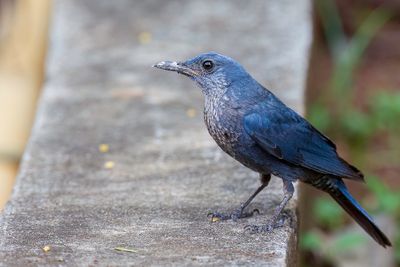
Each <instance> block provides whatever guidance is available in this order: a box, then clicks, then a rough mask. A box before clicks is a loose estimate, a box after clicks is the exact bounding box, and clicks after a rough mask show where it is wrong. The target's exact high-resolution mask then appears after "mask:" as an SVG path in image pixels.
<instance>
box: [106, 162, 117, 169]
mask: <svg viewBox="0 0 400 267" xmlns="http://www.w3.org/2000/svg"><path fill="white" fill-rule="evenodd" d="M114 166H115V163H114V161H107V162H106V163H104V168H106V169H112V168H114Z"/></svg>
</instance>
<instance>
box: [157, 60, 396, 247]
mask: <svg viewBox="0 0 400 267" xmlns="http://www.w3.org/2000/svg"><path fill="white" fill-rule="evenodd" d="M154 66H155V67H157V68H160V69H164V70H169V71H175V72H178V73H180V74H183V75H185V76H188V77H190V78H191V79H192V80H193V81H195V82H196V83H197V84H198V85H199V87H200V88H201V89H202V92H203V95H204V99H205V105H204V120H205V123H206V126H207V129H208V131H209V133H210V135H211V136H212V137H213V138H214V140H215V141H216V142H217V144H218V145H219V146H220V147H221V148H222V149H223V150H224V151H225V152H226V153H227V154H229V155H230V156H232V157H233V158H235V159H236V160H238V161H239V162H240V163H242V164H243V165H245V166H246V167H248V168H250V169H252V170H253V171H256V172H258V173H260V176H261V182H262V184H261V186H260V187H259V188H258V189H257V191H256V192H255V193H254V194H253V195H252V196H251V197H250V198H249V199H248V200H247V201H246V202H245V203H244V204H242V205H241V207H240V208H239V209H238V210H236V211H234V212H233V213H232V214H221V213H213V214H212V215H213V217H218V218H220V219H222V220H225V219H233V220H237V219H239V218H243V217H246V216H250V215H251V214H252V212H246V211H245V208H246V207H247V205H248V204H249V203H250V202H251V201H252V199H253V198H254V197H255V196H256V195H257V194H258V193H259V192H261V191H262V190H263V189H264V188H265V187H266V186H267V185H268V182H269V180H270V177H271V174H274V175H276V176H278V177H280V178H281V179H282V182H283V190H284V198H283V200H282V202H281V203H280V204H279V206H278V207H277V209H276V211H275V213H274V216H273V218H272V219H271V220H270V222H269V223H268V224H266V225H264V226H249V227H248V229H249V230H250V231H252V232H261V231H270V230H271V229H273V228H275V227H279V226H281V225H282V220H280V214H281V212H282V210H283V209H284V207H285V205H286V204H287V202H288V201H289V200H290V198H291V197H292V195H293V192H294V187H293V185H292V183H293V182H294V181H297V180H300V181H302V182H304V183H307V184H310V185H312V186H314V187H316V188H318V189H320V190H323V191H325V192H327V193H328V194H330V195H331V196H332V197H333V198H334V199H335V200H336V201H337V202H338V203H339V204H340V205H341V206H342V207H343V208H344V209H345V210H346V211H347V212H348V213H349V214H350V215H351V216H352V217H353V218H354V219H355V220H356V221H357V222H358V223H359V224H360V225H361V226H362V227H363V228H364V229H365V230H366V231H367V233H368V234H370V235H371V237H372V238H374V239H375V240H376V241H377V242H378V243H379V244H381V245H382V246H384V247H385V246H390V245H391V244H390V241H389V240H388V238H387V237H386V236H385V235H384V234H383V233H382V232H381V231H380V230H379V228H378V227H377V226H376V225H375V223H374V222H373V221H372V219H371V217H370V216H369V215H368V214H367V213H366V212H365V210H364V209H362V207H361V206H360V205H359V204H358V203H357V202H356V201H355V199H354V198H353V197H352V196H351V195H350V193H349V192H348V191H347V189H346V186H345V184H344V183H343V181H342V178H347V179H352V180H358V181H363V174H362V173H361V172H360V171H359V170H357V168H355V167H354V166H352V165H350V164H349V163H347V162H346V161H344V160H343V159H342V158H340V157H339V155H338V154H337V152H336V146H335V144H334V143H333V142H332V141H331V140H329V138H327V137H326V136H324V135H323V134H321V133H320V132H319V131H318V130H316V129H315V128H314V127H313V126H312V125H311V124H310V123H309V122H307V121H306V120H305V119H304V118H302V117H301V116H300V115H298V114H297V113H296V112H295V111H293V110H292V109H290V108H288V107H287V106H286V105H285V104H284V103H282V102H281V101H280V100H279V99H278V98H277V97H276V96H275V95H274V94H273V93H271V92H270V91H269V90H267V89H266V88H264V87H263V86H262V85H260V84H259V83H258V82H257V81H256V80H254V79H253V78H252V77H251V76H250V74H248V73H247V72H246V70H245V69H244V68H243V67H242V66H241V65H240V64H239V63H237V62H236V61H234V60H233V59H231V58H229V57H226V56H223V55H220V54H217V53H213V52H211V53H206V54H201V55H199V56H197V57H195V58H193V59H190V60H188V61H185V62H179V63H178V62H170V61H163V62H160V63H158V64H156V65H154Z"/></svg>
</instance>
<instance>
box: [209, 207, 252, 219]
mask: <svg viewBox="0 0 400 267" xmlns="http://www.w3.org/2000/svg"><path fill="white" fill-rule="evenodd" d="M255 213H257V214H260V211H259V210H258V209H254V210H252V211H251V212H243V211H242V210H241V209H237V210H235V211H234V212H232V213H231V214H223V213H219V212H210V213H208V214H207V217H210V218H211V222H218V221H227V220H232V221H234V222H236V221H238V220H239V219H242V218H248V217H251V216H253V215H254V214H255Z"/></svg>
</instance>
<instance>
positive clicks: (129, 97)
mask: <svg viewBox="0 0 400 267" xmlns="http://www.w3.org/2000/svg"><path fill="white" fill-rule="evenodd" d="M54 2H55V5H54V14H53V23H52V25H53V27H52V28H53V29H52V34H51V45H50V55H49V60H48V67H47V70H48V75H47V77H48V78H47V83H46V86H45V91H44V93H43V96H42V99H41V104H40V107H39V112H38V115H37V119H36V123H35V127H34V130H33V133H32V136H31V140H30V143H29V146H28V148H27V150H26V152H25V156H24V160H23V163H22V167H21V171H20V174H19V177H18V179H17V184H16V187H15V190H14V194H13V197H12V199H11V201H10V202H9V204H8V206H7V207H6V209H5V211H4V212H3V214H2V216H1V219H0V220H1V221H0V229H1V235H0V262H1V266H34V265H46V266H53V265H63V266H64V265H65V266H74V265H78V266H88V265H100V266H110V265H111V266H115V265H135V266H148V265H163V266H165V265H176V266H183V265H239V264H243V265H249V264H253V265H260V266H261V265H262V266H292V265H293V264H294V262H295V260H296V253H297V252H296V243H297V218H296V217H297V216H295V215H294V222H293V225H291V226H290V225H287V226H285V227H284V228H281V229H278V230H276V231H274V232H273V233H271V234H269V235H249V234H245V233H244V231H243V227H244V226H245V225H246V224H250V223H257V224H261V223H264V222H265V221H266V220H267V219H268V217H269V216H270V215H271V213H272V209H273V207H275V205H276V203H277V202H279V201H280V199H281V197H282V195H281V183H280V181H279V180H278V179H273V182H272V184H271V186H270V187H269V188H268V189H267V190H266V191H265V192H264V193H263V194H261V195H260V197H258V198H257V199H256V201H255V202H254V203H253V205H252V206H251V208H258V209H260V211H261V215H259V216H255V217H253V218H250V219H245V220H242V221H240V222H238V223H233V222H221V223H210V222H209V221H208V220H207V217H206V215H207V213H208V212H209V211H216V210H218V211H226V210H233V209H234V208H236V207H237V206H238V205H239V204H240V202H242V201H244V200H245V199H246V198H247V197H248V196H249V195H250V194H251V193H252V192H253V190H255V189H256V188H257V186H258V177H257V175H256V174H255V173H252V172H251V171H249V170H247V169H245V168H244V167H242V166H240V165H239V164H238V163H236V162H235V161H234V160H232V159H230V158H229V157H228V156H226V155H225V154H223V152H221V151H220V150H219V149H218V148H217V146H216V145H215V144H214V141H213V140H211V138H210V137H209V136H208V133H207V132H206V129H205V126H204V125H203V121H202V102H203V99H202V96H201V93H200V90H199V89H197V88H195V87H194V85H193V84H192V83H191V82H190V81H188V80H185V79H182V77H177V76H175V75H173V74H169V73H161V72H158V71H154V70H153V69H152V68H150V66H151V64H153V63H155V62H157V61H159V60H164V59H177V60H179V59H185V58H188V57H190V56H194V55H196V54H198V53H200V52H205V51H209V50H214V51H217V52H221V53H225V54H227V55H230V56H232V57H233V58H235V59H238V60H239V61H240V62H242V63H243V65H244V66H245V67H246V68H247V69H248V70H249V71H250V72H251V73H252V74H253V75H254V76H255V77H256V78H257V79H258V80H259V81H260V82H262V83H263V84H265V85H266V86H268V87H270V88H275V92H276V93H277V94H278V95H280V96H281V97H283V98H284V99H285V100H286V102H287V103H289V104H290V105H291V106H292V107H294V108H296V109H297V110H300V111H301V110H302V106H303V90H304V82H305V74H306V69H307V64H308V49H309V46H310V42H311V18H310V16H311V15H310V3H309V1H307V0H301V1H289V0H284V1H264V0H259V1H251V2H245V1H239V0H237V1H211V0H207V1H204V0H199V1H197V0H196V1H183V0H182V1H178V0H173V1H131V0H117V1H106V0H92V1H89V0H85V1H82V0H55V1H54ZM150 34H151V35H150ZM102 143H106V144H109V146H110V149H109V152H107V153H101V152H99V151H98V146H99V144H102ZM107 161H113V162H114V163H115V166H114V167H113V168H109V169H107V168H105V167H104V164H105V163H106V162H107ZM296 207H297V197H295V198H294V199H293V200H292V201H291V202H290V205H289V208H290V210H291V211H292V213H293V214H296V212H295V210H296ZM45 246H49V247H50V250H49V251H47V252H45V251H43V249H42V248H43V247H45ZM115 247H125V248H132V249H134V250H135V251H136V252H121V251H116V250H114V248H115Z"/></svg>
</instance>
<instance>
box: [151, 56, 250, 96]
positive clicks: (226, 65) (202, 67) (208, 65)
mask: <svg viewBox="0 0 400 267" xmlns="http://www.w3.org/2000/svg"><path fill="white" fill-rule="evenodd" d="M153 67H156V68H159V69H162V70H169V71H175V72H177V73H179V74H183V75H185V76H188V77H190V78H191V79H192V80H194V81H195V82H196V83H197V84H198V85H199V86H200V87H201V89H202V91H203V92H204V94H205V95H206V96H207V95H213V96H216V95H222V94H223V93H224V92H225V91H226V90H227V89H228V88H229V86H230V85H231V84H232V83H234V82H236V81H239V80H242V79H243V78H245V77H248V76H249V74H248V73H247V72H246V71H245V70H244V69H243V67H242V66H241V65H240V64H239V63H237V62H236V61H234V60H233V59H231V58H229V57H227V56H223V55H220V54H217V53H214V52H210V53H204V54H200V55H198V56H196V57H194V58H192V59H189V60H187V61H184V62H174V61H161V62H159V63H157V64H155V65H154V66H153Z"/></svg>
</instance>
